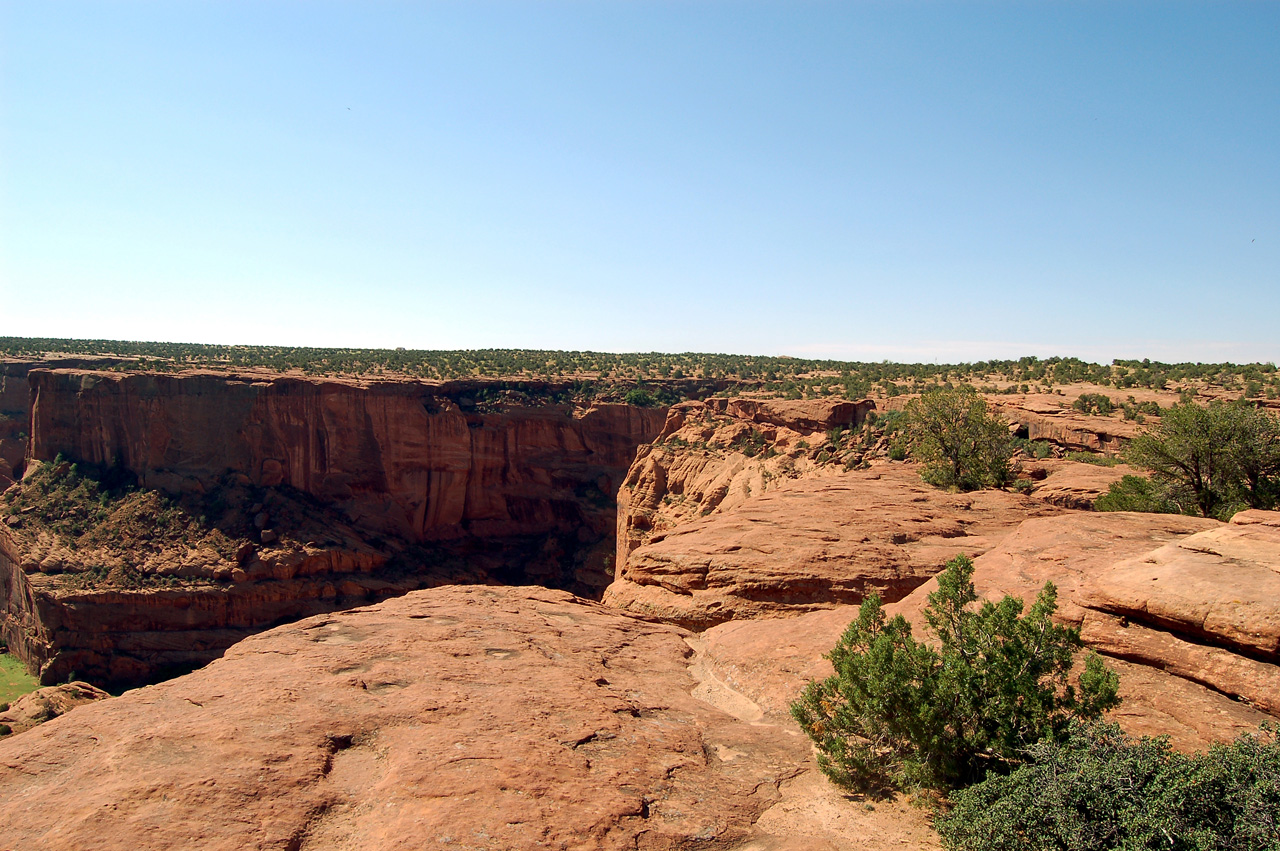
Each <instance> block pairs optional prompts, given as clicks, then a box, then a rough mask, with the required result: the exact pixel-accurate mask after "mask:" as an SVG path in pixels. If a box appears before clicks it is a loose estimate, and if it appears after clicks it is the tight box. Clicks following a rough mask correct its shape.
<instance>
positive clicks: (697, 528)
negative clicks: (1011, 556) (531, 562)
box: [604, 458, 1061, 629]
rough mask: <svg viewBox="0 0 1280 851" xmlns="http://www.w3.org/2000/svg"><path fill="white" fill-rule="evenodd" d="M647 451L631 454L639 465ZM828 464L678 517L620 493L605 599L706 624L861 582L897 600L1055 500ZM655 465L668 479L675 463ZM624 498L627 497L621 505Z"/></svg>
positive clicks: (806, 604)
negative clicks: (948, 487)
mask: <svg viewBox="0 0 1280 851" xmlns="http://www.w3.org/2000/svg"><path fill="white" fill-rule="evenodd" d="M649 460H651V459H647V458H646V459H642V460H641V461H638V462H637V464H638V465H641V467H640V469H641V470H642V471H643V470H644V469H646V467H645V466H644V465H645V464H647V462H648V461H649ZM736 463H737V462H736V460H735V459H732V458H728V459H724V460H722V461H721V465H722V466H724V467H731V466H733V465H734V464H736ZM676 469H678V468H673V470H676ZM826 470H829V472H827V471H825V470H823V469H819V470H818V471H816V472H814V473H811V474H809V475H806V476H805V477H803V478H797V479H784V480H780V481H775V482H771V483H770V484H769V487H768V488H767V489H765V490H764V492H763V493H759V494H758V495H757V494H756V492H755V491H753V492H752V493H751V494H750V495H748V496H746V497H744V498H743V499H742V500H740V501H737V502H735V503H733V504H732V505H726V504H725V503H721V509H720V510H718V511H715V512H713V513H710V514H708V515H706V516H702V517H698V518H696V519H691V520H687V521H683V520H682V518H681V517H680V516H679V515H672V516H670V518H669V519H668V518H667V517H663V516H662V514H661V512H660V511H657V510H653V509H637V508H635V505H636V502H635V501H634V499H632V500H628V499H627V498H623V499H620V514H619V527H620V532H619V564H618V568H619V569H618V572H617V578H616V579H615V580H614V582H613V584H612V585H610V586H609V588H608V590H607V591H606V592H605V598H604V599H605V601H606V602H607V603H608V604H609V605H612V606H616V607H618V608H621V609H624V610H626V611H629V612H633V613H635V614H638V615H641V616H643V617H647V618H654V619H658V620H664V621H668V622H671V623H677V624H681V625H684V626H688V627H691V628H695V629H705V628H707V627H710V626H714V625H716V624H718V623H723V622H724V621H728V620H734V619H740V618H754V617H762V616H776V615H783V614H795V613H798V612H802V611H809V610H813V609H819V608H831V607H832V606H838V605H842V604H850V603H857V602H860V601H861V600H862V599H863V598H864V597H865V596H866V595H867V594H869V593H871V592H875V593H877V594H879V595H880V596H881V598H883V599H886V600H897V599H900V598H902V597H904V596H905V595H906V594H908V593H910V592H911V591H912V590H913V589H914V588H916V587H917V586H919V585H920V584H921V583H922V582H924V581H925V580H926V579H928V578H929V577H930V576H932V575H933V574H934V573H936V572H937V571H938V570H940V569H941V568H942V566H943V565H944V564H945V563H946V562H947V561H948V560H950V559H951V558H954V557H955V556H956V555H957V554H960V553H965V554H967V555H970V556H977V555H980V554H981V553H984V552H986V551H987V550H989V549H990V548H991V547H993V546H995V545H996V544H997V543H998V542H999V541H1000V540H1001V539H1002V538H1003V536H1004V535H1005V534H1007V533H1008V532H1010V531H1012V530H1013V528H1014V527H1016V525H1017V524H1018V523H1019V522H1021V521H1022V520H1024V519H1026V518H1028V517H1036V516H1041V515H1047V514H1052V513H1059V512H1060V511H1061V509H1059V508H1056V507H1054V506H1051V505H1047V504H1046V503H1044V502H1041V501H1039V500H1035V499H1032V498H1029V497H1024V496H1020V495H1018V494H1015V493H1007V492H1003V491H991V490H989V491H979V492H976V493H970V494H949V493H945V492H943V491H939V490H938V489H936V488H933V487H930V486H929V485H926V484H924V483H923V482H922V481H920V477H919V470H918V468H917V467H915V466H914V465H910V464H902V463H878V464H876V466H874V467H872V468H871V469H867V470H851V471H847V472H846V471H843V470H841V469H840V468H839V467H836V468H835V469H834V470H831V469H830V468H826ZM635 471H636V468H633V472H635ZM664 477H665V480H666V483H667V485H666V486H667V487H668V488H672V487H673V481H674V479H675V475H674V474H673V471H672V470H669V471H667V472H666V473H665V474H664ZM655 478H656V477H655V476H649V475H647V474H642V475H640V476H637V477H636V478H635V479H634V480H633V479H632V478H631V477H629V478H628V484H630V485H631V486H632V487H633V493H639V492H641V491H643V490H644V489H645V487H646V482H650V481H654V480H655ZM677 492H681V491H677ZM683 492H686V493H687V492H688V490H687V488H686V489H685V491H683ZM624 493H625V487H624ZM623 505H627V506H630V507H631V511H632V513H631V514H630V515H628V516H626V517H624V516H623V515H622V513H621V509H622V506H623ZM646 511H647V512H648V514H647V515H645V514H644V512H646ZM646 516H647V517H648V518H649V519H641V518H643V517H646ZM668 523H669V524H670V526H669V527H668V526H667V525H666V524H668ZM638 524H647V525H648V526H649V527H650V529H652V530H653V531H650V532H648V533H647V534H646V535H645V537H644V539H643V540H644V543H642V544H640V545H639V546H637V547H636V548H635V549H633V550H631V551H630V552H627V551H626V547H627V546H629V545H630V544H634V543H636V542H637V538H636V537H635V536H633V535H629V534H628V533H627V532H626V531H624V526H625V527H626V529H635V528H636V527H637V525H638Z"/></svg>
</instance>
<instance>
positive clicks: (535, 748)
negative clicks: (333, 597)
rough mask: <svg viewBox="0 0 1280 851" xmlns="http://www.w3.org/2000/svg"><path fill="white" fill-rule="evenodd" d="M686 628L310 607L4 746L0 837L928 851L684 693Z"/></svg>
mask: <svg viewBox="0 0 1280 851" xmlns="http://www.w3.org/2000/svg"><path fill="white" fill-rule="evenodd" d="M686 637H687V633H684V632H683V631H682V630H679V629H677V628H673V627H669V626H664V625H659V624H650V623H646V622H643V621H639V620H636V619H633V618H629V617H626V616H623V615H619V614H616V613H613V612H610V611H609V610H607V609H605V608H604V607H603V606H601V605H599V604H597V603H592V602H588V601H585V600H581V599H578V598H574V597H572V596H570V595H569V594H567V593H564V592H558V591H550V590H544V589H539V588H505V589H499V588H488V587H478V586H473V587H450V588H442V589H434V590H429V591H421V592H414V593H412V594H409V595H407V596H405V597H402V598H398V599H395V600H391V601H388V602H385V603H382V604H380V605H378V606H374V607H370V608H365V609H357V610H352V611H348V612H343V613H339V614H332V615H323V616H319V617H313V618H310V619H307V620H304V621H301V622H299V623H296V624H293V625H291V626H287V627H281V628H279V629H276V630H272V631H270V632H267V633H263V634H260V635H257V636H254V637H252V638H248V639H246V640H244V641H242V642H240V643H239V644H237V645H236V646H235V647H233V648H231V649H230V650H229V651H228V652H227V654H226V656H225V657H224V658H223V659H221V660H219V661H217V662H214V663H213V664H211V665H209V666H208V667H206V668H204V669H202V670H200V671H197V672H195V673H193V674H190V675H187V676H185V677H181V678H179V679H176V680H171V681H168V682H166V683H162V684H160V685H156V686H151V687H148V688H144V689H139V690H136V691H132V692H128V693H126V694H125V695H123V696H121V697H118V698H114V699H111V700H106V701H102V702H99V703H95V704H92V705H88V706H83V707H80V708H78V709H76V710H74V711H73V712H71V713H69V714H67V715H64V716H62V717H60V718H56V719H54V720H52V721H50V722H48V723H46V724H43V725H41V726H40V727H38V728H36V729H34V730H30V731H28V732H26V733H22V734H19V735H15V736H13V737H10V738H8V739H5V740H2V741H0V802H2V803H0V837H3V838H4V841H5V847H10V846H11V847H15V848H17V847H21V848H41V849H54V850H55V851H56V849H83V848H94V849H129V851H135V849H137V848H138V847H140V843H141V844H142V846H144V847H146V848H147V849H178V848H181V849H190V848H200V849H236V851H240V849H362V851H366V850H367V849H398V848H405V849H408V848H413V849H420V848H450V849H466V848H472V849H475V848H485V849H523V848H566V849H567V848H574V849H595V848H599V849H624V848H625V849H635V848H642V849H668V848H671V849H674V848H694V847H696V848H722V849H727V848H740V849H754V851H775V850H776V849H788V848H794V849H800V848H804V849H808V851H815V849H834V848H836V847H837V845H836V844H834V842H833V841H831V840H830V839H828V838H824V835H825V833H829V832H830V830H831V829H836V828H838V829H841V830H844V831H845V832H846V836H848V835H849V834H850V833H852V834H855V835H858V836H859V837H860V839H859V840H858V842H852V841H850V842H845V843H842V847H865V848H874V847H880V848H890V847H902V843H906V842H908V841H909V842H910V846H911V847H926V848H927V847H936V845H932V844H931V843H932V842H933V840H932V839H931V838H930V834H929V832H928V830H927V828H926V827H925V824H924V817H923V815H922V814H919V813H916V814H915V815H912V813H911V811H910V810H909V808H905V807H902V806H897V807H881V808H879V809H878V810H876V811H874V812H873V811H864V812H863V813H861V814H859V813H857V812H854V813H849V812H843V813H841V812H836V811H835V810H834V809H833V808H836V809H839V808H838V807H836V804H839V803H841V802H842V800H843V799H841V798H840V796H839V795H838V794H833V792H832V791H831V790H830V789H828V788H826V787H824V786H822V785H821V784H818V783H816V782H815V781H814V780H813V779H812V778H809V774H810V773H811V772H810V771H806V769H811V768H812V765H811V763H809V762H808V759H809V746H808V742H807V740H805V739H804V738H803V737H802V736H800V735H799V734H798V733H797V732H795V731H788V730H786V729H783V728H781V727H778V726H773V725H769V724H750V723H746V722H744V721H742V720H739V719H738V718H736V717H734V716H732V715H729V714H726V713H725V712H722V711H720V710H718V709H715V708H713V707H712V706H711V705H709V704H708V703H706V702H704V701H702V700H699V699H697V698H695V697H693V696H692V694H691V693H692V692H693V691H694V689H695V688H699V685H698V683H697V682H696V681H695V679H694V678H693V676H692V675H691V673H690V670H689V657H691V656H692V651H691V649H690V646H689V644H687V643H686V640H685V639H686ZM746 703H747V704H748V705H749V704H750V701H747V702H746ZM807 778H808V779H807ZM780 788H781V791H780ZM775 805H780V806H777V807H775ZM771 808H774V809H771ZM766 815H767V816H768V818H767V819H766V820H765V824H768V825H772V828H771V829H768V830H766V829H765V828H763V827H758V826H756V822H757V820H759V819H761V818H762V817H763V816H766ZM823 819H826V820H827V822H830V824H828V825H827V826H825V827H824V822H823ZM859 819H861V821H859ZM877 824H879V825H880V826H881V828H882V829H884V830H888V831H889V833H888V834H877V833H876V832H875V828H874V826H875V825H877ZM832 825H834V826H835V828H832ZM869 826H870V832H868V827H869Z"/></svg>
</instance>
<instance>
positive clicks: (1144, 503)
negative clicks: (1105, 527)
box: [1093, 476, 1181, 514]
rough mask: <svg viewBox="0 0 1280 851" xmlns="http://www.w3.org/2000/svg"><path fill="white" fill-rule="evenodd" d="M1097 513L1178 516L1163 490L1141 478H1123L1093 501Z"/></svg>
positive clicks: (1175, 507) (1178, 511) (1176, 508)
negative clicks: (1119, 512)
mask: <svg viewBox="0 0 1280 851" xmlns="http://www.w3.org/2000/svg"><path fill="white" fill-rule="evenodd" d="M1093 507H1094V508H1095V509H1097V510H1098V511H1145V512H1148V513H1151V514H1180V513H1181V510H1180V509H1179V508H1178V506H1177V505H1176V504H1175V503H1174V502H1172V501H1171V500H1169V499H1168V498H1167V497H1166V496H1165V494H1164V492H1163V490H1162V489H1161V488H1160V487H1159V486H1158V485H1157V484H1156V483H1155V482H1153V481H1151V480H1150V479H1147V478H1144V477H1142V476H1125V477H1124V478H1122V479H1121V480H1120V481H1118V482H1112V483H1111V487H1110V488H1109V489H1108V490H1107V492H1106V493H1104V494H1103V495H1102V496H1100V497H1098V498H1097V499H1095V500H1094V501H1093Z"/></svg>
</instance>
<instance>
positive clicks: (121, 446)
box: [0, 365, 665, 686]
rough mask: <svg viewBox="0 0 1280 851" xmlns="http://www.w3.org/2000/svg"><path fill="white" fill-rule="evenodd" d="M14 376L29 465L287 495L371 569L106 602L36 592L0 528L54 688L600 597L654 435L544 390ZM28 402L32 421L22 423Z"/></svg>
mask: <svg viewBox="0 0 1280 851" xmlns="http://www.w3.org/2000/svg"><path fill="white" fill-rule="evenodd" d="M17 371H18V370H15V372H17ZM21 372H22V375H21V376H16V375H15V376H11V377H12V378H13V379H14V380H13V381H12V382H11V383H10V384H9V386H8V389H7V391H6V393H7V395H5V397H4V399H5V400H9V399H10V397H12V402H13V407H14V408H15V416H14V419H15V420H17V421H20V422H21V423H22V429H23V431H24V432H29V440H27V441H26V446H25V449H26V454H25V458H23V459H20V461H19V462H18V463H19V464H20V465H29V464H30V463H32V462H34V461H49V460H52V459H54V458H55V457H56V456H58V455H59V454H62V455H64V456H65V457H67V458H69V459H72V460H75V461H79V462H87V463H89V464H95V465H102V466H104V467H112V466H115V467H120V468H123V469H125V470H128V471H129V472H131V473H133V474H134V475H136V476H137V479H138V483H139V485H140V486H142V487H144V488H155V489H158V490H162V491H167V492H170V493H175V494H181V493H188V494H190V493H202V492H204V491H205V490H207V489H212V488H214V487H218V486H219V483H222V482H226V481H228V480H233V479H238V480H240V481H242V482H245V484H246V486H249V485H251V486H252V487H253V488H255V489H257V490H258V492H260V493H265V494H267V501H268V502H269V501H270V499H272V498H273V497H272V496H271V494H272V493H275V492H280V493H286V492H296V493H297V494H301V495H304V498H306V497H309V498H313V499H314V500H315V501H316V502H317V506H316V509H315V510H316V511H317V512H320V513H322V514H323V513H325V512H328V513H331V514H332V516H333V517H334V523H335V524H338V523H339V519H340V520H341V525H344V527H345V526H347V525H349V531H351V533H352V534H354V535H355V536H356V537H358V538H361V539H363V541H364V542H366V543H368V544H369V545H370V546H371V547H372V550H371V552H372V553H373V555H368V554H362V553H363V549H362V546H363V545H361V544H360V543H359V542H356V543H352V542H347V543H346V544H343V545H335V546H334V547H329V545H327V544H324V543H315V542H314V541H313V542H312V543H307V544H306V545H305V546H301V545H293V546H292V548H290V547H289V546H284V544H286V543H287V541H286V540H282V541H278V542H276V544H275V545H274V546H272V547H266V546H265V538H264V547H263V548H262V549H261V550H260V551H257V554H256V555H253V556H251V558H250V561H249V562H248V563H245V564H243V565H241V567H242V568H243V569H242V570H240V571H234V572H233V574H234V577H235V578H232V579H219V580H217V581H207V582H199V583H188V584H186V585H183V586H181V587H172V588H169V587H102V588H98V587H91V586H84V585H83V584H76V583H75V582H73V581H70V580H68V579H67V578H66V577H63V576H58V575H46V572H45V568H44V566H42V564H41V563H40V562H39V560H38V559H35V558H34V555H33V553H31V552H27V551H26V550H24V546H25V545H24V544H22V543H21V542H20V541H19V540H18V538H17V536H16V534H10V530H9V529H8V528H7V527H5V528H0V627H2V628H0V631H2V632H3V634H4V637H5V639H6V640H7V642H8V644H9V646H10V647H11V648H12V649H13V650H14V652H15V653H17V654H18V655H19V656H20V657H22V658H23V659H24V660H25V661H26V662H27V663H28V665H29V666H30V667H31V668H32V669H33V671H38V672H39V674H40V676H41V679H42V681H44V682H46V683H49V682H58V681H61V680H63V679H65V677H66V676H68V675H69V674H70V673H71V672H73V671H74V672H75V673H76V674H77V676H80V677H84V678H87V679H90V680H92V681H94V682H97V683H102V684H110V685H115V686H121V685H135V684H138V683H141V682H146V681H152V680H154V679H156V678H159V677H163V676H164V675H165V673H166V671H171V670H174V669H179V670H180V669H184V668H191V667H195V666H197V665H200V664H203V663H204V662H207V661H209V660H210V659H213V658H216V657H217V656H219V655H221V653H222V652H223V651H224V650H225V649H226V648H227V647H229V646H230V645H231V644H233V643H235V642H236V641H238V640H239V639H241V638H243V637H245V636H246V635H249V634H251V633H253V632H255V631H258V630H261V629H263V628H266V627H269V626H273V625H276V624H278V623H282V622H285V621H289V620H294V619H297V618H299V617H305V616H308V615H311V614H315V613H318V612H323V611H332V610H335V609H342V608H350V607H353V606H359V605H364V604H366V603H368V602H371V601H374V600H378V599H383V598H385V597H387V596H394V595H397V594H402V593H404V592H406V591H409V590H412V589H415V588H421V587H429V586H431V585H438V584H441V583H446V582H467V581H471V582H474V581H486V580H494V579H496V580H499V581H508V582H537V583H541V584H546V585H552V586H559V587H564V588H567V589H569V590H572V591H574V592H575V593H579V594H584V595H598V594H599V593H600V592H601V591H603V589H604V587H605V586H606V585H607V584H608V582H609V581H610V579H611V574H612V560H613V554H614V551H615V541H614V535H615V532H616V521H615V518H616V513H615V512H616V503H615V499H614V494H615V493H616V492H617V489H618V486H619V484H620V483H621V480H622V478H623V476H624V475H625V473H626V470H627V467H628V466H629V465H630V463H631V460H632V458H633V457H634V455H635V451H636V448H637V446H639V445H640V444H642V443H647V442H649V441H651V440H653V439H654V437H656V436H657V434H658V433H659V432H660V430H661V428H662V424H663V421H664V418H665V409H645V408H637V407H633V406H628V405H622V404H599V405H593V406H575V405H565V404H548V403H547V401H548V400H549V399H552V398H555V396H556V395H557V390H558V389H560V388H557V387H556V386H554V385H546V384H540V383H536V382H524V383H520V382H474V381H473V382H451V383H445V384H428V383H424V382H415V381H401V382H391V381H387V382H344V381H336V380H329V381H326V380H311V379H301V378H258V377H252V376H251V377H244V376H236V375H233V374H215V373H207V374H187V375H157V374H147V373H132V374H130V373H114V372H101V371H93V370H85V369H50V368H47V366H44V367H42V366H35V367H32V366H29V365H27V366H24V368H23V369H22V370H21ZM19 380H20V383H21V385H22V386H19V383H18V382H19ZM23 389H26V390H27V391H28V397H27V398H28V399H29V408H28V409H27V410H29V413H27V412H26V411H21V412H19V411H17V408H18V406H19V399H20V397H21V391H22V390H23ZM24 407H25V406H24ZM0 472H3V471H0ZM17 472H20V470H19V471H17ZM255 510H256V509H255ZM9 525H12V524H9ZM277 532H279V533H280V534H281V535H283V536H284V538H285V539H288V538H289V537H290V535H289V533H290V532H291V530H289V529H277ZM294 537H296V536H294ZM312 537H313V538H315V540H316V541H318V540H320V538H319V537H316V536H314V535H313V536H312ZM339 537H341V536H339ZM300 540H311V538H307V537H305V536H304V537H303V538H301V539H300ZM357 556H360V557H359V558H357ZM366 556H367V557H366ZM352 559H355V561H352ZM348 562H350V563H348Z"/></svg>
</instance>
